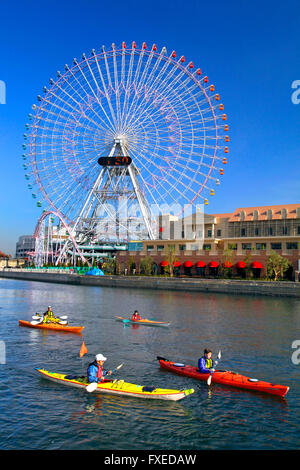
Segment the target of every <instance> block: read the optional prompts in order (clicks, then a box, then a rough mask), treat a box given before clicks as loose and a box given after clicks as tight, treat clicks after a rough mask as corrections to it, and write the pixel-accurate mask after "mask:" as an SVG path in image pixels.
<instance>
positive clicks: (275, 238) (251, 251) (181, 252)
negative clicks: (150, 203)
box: [118, 204, 300, 277]
mask: <svg viewBox="0 0 300 470" xmlns="http://www.w3.org/2000/svg"><path fill="white" fill-rule="evenodd" d="M168 224H169V226H168ZM159 227H160V228H159V239H158V240H154V241H153V240H151V241H150V240H144V241H138V242H130V243H129V244H128V252H124V253H119V254H118V260H119V262H120V263H121V264H124V263H125V264H126V263H127V261H128V258H129V257H131V259H132V258H134V260H135V262H136V265H137V270H138V269H139V264H140V262H141V260H142V259H143V258H145V257H146V256H147V255H150V256H151V257H152V258H153V261H154V262H155V265H156V266H157V269H156V270H157V272H161V271H162V270H163V268H164V266H163V264H165V263H166V258H167V251H168V248H169V247H173V248H174V249H175V254H176V260H177V261H176V263H177V270H178V271H179V272H180V273H184V272H185V273H186V274H194V275H197V274H200V275H207V274H216V273H217V271H220V269H222V267H224V266H223V265H224V250H225V253H226V250H227V249H230V250H232V253H233V257H232V261H231V262H230V263H229V264H231V265H232V266H229V264H228V262H227V266H228V267H230V268H231V269H232V273H233V275H235V274H237V275H242V274H243V271H242V270H243V269H244V268H245V266H244V260H246V261H247V264H248V265H249V262H250V266H252V267H253V269H254V270H255V275H256V276H257V277H258V276H262V275H265V273H266V265H267V259H268V256H269V255H270V253H271V252H272V251H275V252H277V253H279V254H280V255H282V256H284V257H286V258H287V259H288V260H289V261H290V263H291V266H292V267H291V269H290V272H289V276H290V277H292V276H294V273H295V271H299V270H300V204H286V205H276V206H260V207H243V208H238V209H236V210H235V211H234V212H232V213H226V214H211V215H209V214H205V215H204V216H203V214H202V218H201V216H200V214H198V215H197V214H194V215H193V216H189V217H187V218H185V219H178V218H176V217H174V216H167V215H166V216H163V217H162V218H161V219H160V221H159ZM167 227H168V228H167ZM199 268H201V270H199ZM210 268H214V272H212V270H211V269H210Z"/></svg>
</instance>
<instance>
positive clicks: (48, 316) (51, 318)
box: [43, 305, 55, 323]
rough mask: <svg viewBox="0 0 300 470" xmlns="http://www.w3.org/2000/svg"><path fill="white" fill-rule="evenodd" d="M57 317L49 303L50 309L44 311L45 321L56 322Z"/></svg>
mask: <svg viewBox="0 0 300 470" xmlns="http://www.w3.org/2000/svg"><path fill="white" fill-rule="evenodd" d="M54 321H55V318H54V315H53V312H52V309H51V305H49V307H48V310H47V311H46V312H44V313H43V323H49V322H54Z"/></svg>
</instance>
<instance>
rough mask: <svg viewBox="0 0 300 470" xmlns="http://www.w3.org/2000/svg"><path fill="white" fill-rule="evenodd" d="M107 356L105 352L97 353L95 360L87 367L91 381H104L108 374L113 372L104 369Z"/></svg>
mask: <svg viewBox="0 0 300 470" xmlns="http://www.w3.org/2000/svg"><path fill="white" fill-rule="evenodd" d="M106 359H107V358H106V357H104V356H103V354H97V355H96V356H95V360H94V362H91V364H89V366H88V369H87V377H88V381H89V382H102V380H104V378H105V377H106V375H110V374H111V370H104V369H103V365H104V362H105V361H106Z"/></svg>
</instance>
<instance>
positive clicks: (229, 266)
mask: <svg viewBox="0 0 300 470" xmlns="http://www.w3.org/2000/svg"><path fill="white" fill-rule="evenodd" d="M223 267H224V268H231V267H232V264H231V263H230V261H225V263H223Z"/></svg>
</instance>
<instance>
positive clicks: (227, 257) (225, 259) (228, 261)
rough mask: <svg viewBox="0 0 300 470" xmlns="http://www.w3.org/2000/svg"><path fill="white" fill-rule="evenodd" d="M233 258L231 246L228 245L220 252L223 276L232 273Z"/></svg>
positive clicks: (228, 275)
mask: <svg viewBox="0 0 300 470" xmlns="http://www.w3.org/2000/svg"><path fill="white" fill-rule="evenodd" d="M234 258H235V250H233V249H232V248H230V247H228V248H225V250H224V251H223V254H222V265H223V274H224V277H225V278H227V277H231V275H232V267H231V266H233V264H234Z"/></svg>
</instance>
